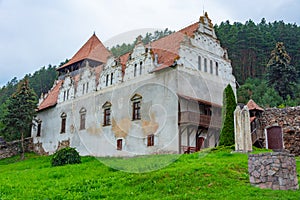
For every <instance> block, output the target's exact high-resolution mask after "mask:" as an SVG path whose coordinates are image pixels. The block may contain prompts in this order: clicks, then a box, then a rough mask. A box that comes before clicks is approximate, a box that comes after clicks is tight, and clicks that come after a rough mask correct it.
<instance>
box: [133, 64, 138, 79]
mask: <svg viewBox="0 0 300 200" xmlns="http://www.w3.org/2000/svg"><path fill="white" fill-rule="evenodd" d="M133 70H134V71H133V76H134V77H136V70H137V64H134V69H133Z"/></svg>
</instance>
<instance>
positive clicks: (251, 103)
mask: <svg viewBox="0 0 300 200" xmlns="http://www.w3.org/2000/svg"><path fill="white" fill-rule="evenodd" d="M247 107H248V109H249V110H260V111H264V109H263V108H261V107H259V106H258V105H257V104H256V103H255V102H254V101H253V100H252V99H250V100H249V101H248V103H247Z"/></svg>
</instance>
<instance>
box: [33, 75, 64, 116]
mask: <svg viewBox="0 0 300 200" xmlns="http://www.w3.org/2000/svg"><path fill="white" fill-rule="evenodd" d="M62 83H63V81H62V80H60V81H58V83H57V84H56V85H55V86H54V87H53V88H52V89H51V91H50V92H48V96H47V97H46V98H45V99H44V100H43V101H42V103H41V104H40V105H39V106H38V111H41V110H44V109H46V108H50V107H52V106H55V105H56V104H57V98H58V94H59V89H60V86H61V84H62Z"/></svg>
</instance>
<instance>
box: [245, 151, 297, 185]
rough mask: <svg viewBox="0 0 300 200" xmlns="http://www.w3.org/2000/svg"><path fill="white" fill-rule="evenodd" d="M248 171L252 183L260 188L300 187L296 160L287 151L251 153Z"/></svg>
mask: <svg viewBox="0 0 300 200" xmlns="http://www.w3.org/2000/svg"><path fill="white" fill-rule="evenodd" d="M248 171H249V175H250V183H251V184H252V185H255V186H258V187H260V188H270V189H273V190H296V189H299V185H298V178H297V171H296V161H295V157H294V155H292V154H289V153H286V152H272V153H262V154H250V155H249V157H248Z"/></svg>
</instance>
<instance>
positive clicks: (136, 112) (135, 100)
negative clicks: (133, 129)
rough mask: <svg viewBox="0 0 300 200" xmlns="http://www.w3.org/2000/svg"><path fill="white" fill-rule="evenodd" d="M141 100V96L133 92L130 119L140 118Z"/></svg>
mask: <svg viewBox="0 0 300 200" xmlns="http://www.w3.org/2000/svg"><path fill="white" fill-rule="evenodd" d="M141 100H142V96H141V95H138V94H135V95H134V96H133V97H132V98H131V101H132V120H139V119H141Z"/></svg>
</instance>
